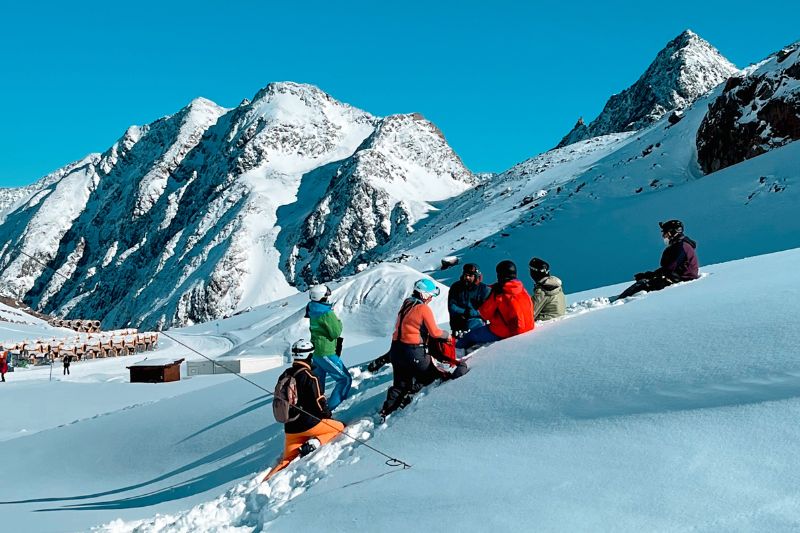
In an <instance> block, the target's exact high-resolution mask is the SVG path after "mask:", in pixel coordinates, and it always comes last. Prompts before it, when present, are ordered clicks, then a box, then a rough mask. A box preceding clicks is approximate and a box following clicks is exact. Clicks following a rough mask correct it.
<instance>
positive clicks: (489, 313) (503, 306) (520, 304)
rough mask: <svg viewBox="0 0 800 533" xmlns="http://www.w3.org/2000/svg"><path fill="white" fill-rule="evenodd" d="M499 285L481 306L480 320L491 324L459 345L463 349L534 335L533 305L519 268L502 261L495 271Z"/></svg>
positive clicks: (462, 339)
mask: <svg viewBox="0 0 800 533" xmlns="http://www.w3.org/2000/svg"><path fill="white" fill-rule="evenodd" d="M495 270H496V272H497V283H495V284H494V285H492V291H491V294H490V295H489V298H487V300H486V301H485V302H484V303H483V305H481V308H480V313H481V317H482V318H483V319H484V320H486V321H488V322H489V324H488V325H486V326H481V327H479V328H476V329H473V330H471V331H470V332H468V333H467V334H466V335H464V336H463V337H461V338H460V339H459V340H458V342H457V343H456V347H457V348H460V349H465V350H466V349H468V348H471V347H472V346H474V345H476V344H486V343H490V342H495V341H499V340H501V339H506V338H508V337H513V336H515V335H519V334H520V333H525V332H526V331H531V330H532V329H533V328H534V322H533V302H532V301H531V296H530V294H528V291H526V290H525V286H524V285H523V284H522V282H521V281H520V280H518V279H517V265H515V264H514V262H513V261H508V260H506V261H500V262H499V263H498V264H497V267H496V268H495Z"/></svg>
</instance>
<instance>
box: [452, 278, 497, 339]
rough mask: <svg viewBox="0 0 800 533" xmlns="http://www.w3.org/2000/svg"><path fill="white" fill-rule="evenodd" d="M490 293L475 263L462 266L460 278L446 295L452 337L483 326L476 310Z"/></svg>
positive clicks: (490, 290) (479, 314)
mask: <svg viewBox="0 0 800 533" xmlns="http://www.w3.org/2000/svg"><path fill="white" fill-rule="evenodd" d="M491 292H492V289H491V287H489V286H488V285H487V284H485V283H483V276H482V275H481V271H480V269H478V265H476V264H475V263H467V264H466V265H464V269H463V271H462V274H461V278H460V279H459V280H458V281H456V282H455V283H453V286H452V287H450V292H449V293H448V295H447V310H448V311H449V312H450V329H451V330H452V331H453V334H454V335H456V336H457V337H458V336H460V335H459V333H466V332H467V331H469V330H471V329H475V328H479V327H481V326H483V325H484V322H483V319H482V318H481V313H480V311H478V309H479V308H480V307H481V305H482V304H483V302H485V301H486V299H487V298H488V297H489V293H491Z"/></svg>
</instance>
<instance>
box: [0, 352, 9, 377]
mask: <svg viewBox="0 0 800 533" xmlns="http://www.w3.org/2000/svg"><path fill="white" fill-rule="evenodd" d="M6 372H8V352H7V351H6V350H3V347H2V346H0V377H2V380H3V381H5V380H6Z"/></svg>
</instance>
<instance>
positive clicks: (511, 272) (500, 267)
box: [495, 259, 517, 282]
mask: <svg viewBox="0 0 800 533" xmlns="http://www.w3.org/2000/svg"><path fill="white" fill-rule="evenodd" d="M495 272H497V281H500V282H503V281H511V280H512V279H517V265H515V264H514V261H509V260H508V259H506V260H505V261H500V262H499V263H497V266H496V267H495Z"/></svg>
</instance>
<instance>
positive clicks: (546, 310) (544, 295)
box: [528, 257, 567, 322]
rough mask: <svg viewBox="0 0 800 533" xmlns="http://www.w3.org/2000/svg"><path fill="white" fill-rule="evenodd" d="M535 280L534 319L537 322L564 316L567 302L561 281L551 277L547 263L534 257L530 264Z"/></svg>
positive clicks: (532, 276)
mask: <svg viewBox="0 0 800 533" xmlns="http://www.w3.org/2000/svg"><path fill="white" fill-rule="evenodd" d="M528 267H529V268H530V273H531V279H532V280H533V283H534V287H533V318H534V320H536V321H537V322H540V321H542V320H551V319H553V318H558V317H560V316H564V313H566V311H567V301H566V298H564V288H563V287H562V286H561V280H560V279H559V278H557V277H556V276H551V275H550V265H549V264H548V263H547V261H544V260H542V259H539V258H538V257H534V258H532V259H531V260H530V263H528Z"/></svg>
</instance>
